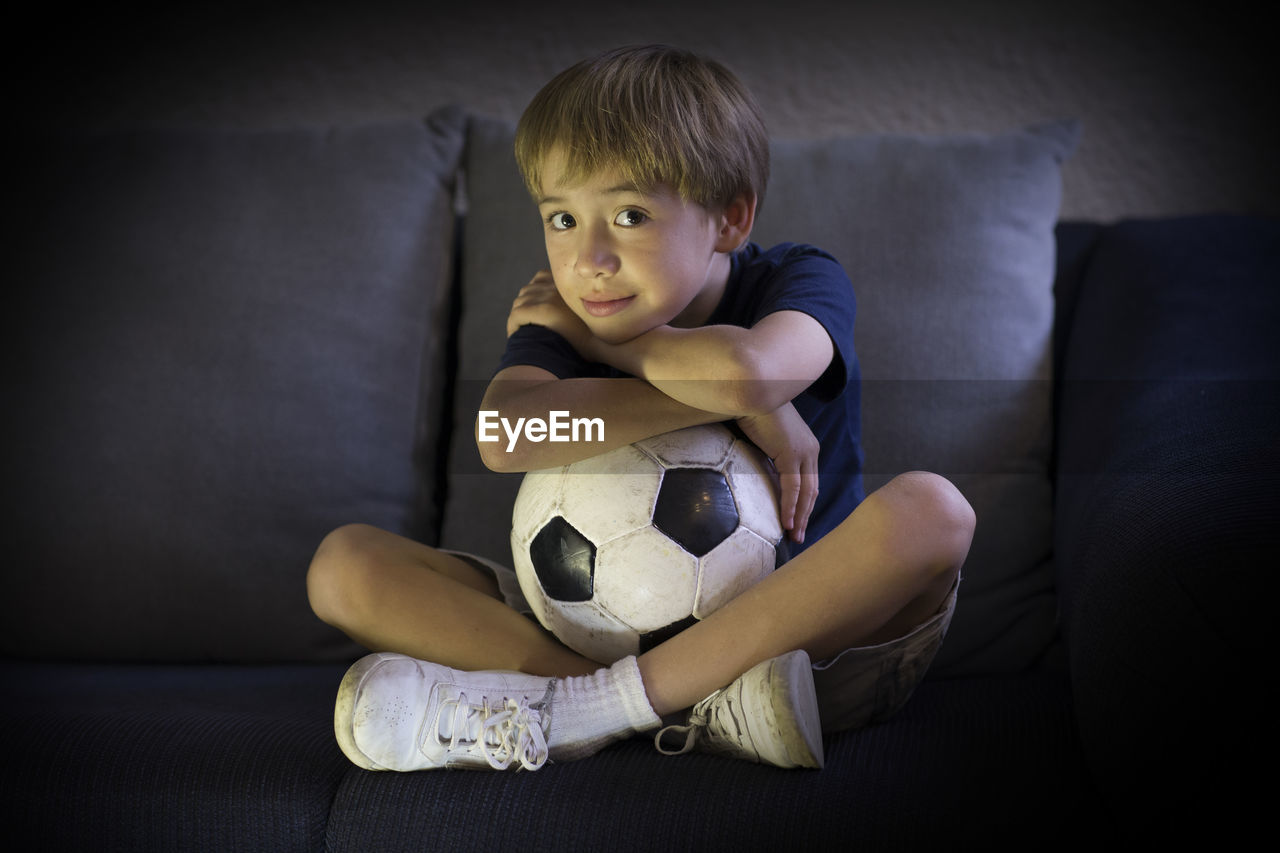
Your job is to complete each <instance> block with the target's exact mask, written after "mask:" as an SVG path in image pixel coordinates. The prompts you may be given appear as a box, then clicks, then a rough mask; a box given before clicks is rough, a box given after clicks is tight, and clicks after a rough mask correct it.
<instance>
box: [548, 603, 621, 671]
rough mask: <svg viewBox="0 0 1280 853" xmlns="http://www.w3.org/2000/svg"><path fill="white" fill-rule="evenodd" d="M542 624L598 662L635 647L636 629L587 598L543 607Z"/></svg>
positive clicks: (566, 643)
mask: <svg viewBox="0 0 1280 853" xmlns="http://www.w3.org/2000/svg"><path fill="white" fill-rule="evenodd" d="M542 624H543V626H544V627H546V629H547V630H548V631H550V632H551V633H553V634H555V635H556V637H558V638H559V639H560V642H562V643H564V644H565V645H566V646H568V647H569V648H571V649H573V650H574V651H576V652H578V653H579V654H581V655H585V656H586V657H589V658H591V659H592V660H597V661H600V662H601V663H613V662H614V661H615V660H618V659H619V658H622V657H626V656H627V655H634V654H636V653H637V652H638V651H639V637H638V636H637V634H636V631H635V630H634V629H633V628H631V627H629V626H627V625H624V624H622V623H621V622H619V621H618V620H617V619H615V618H614V617H613V616H612V615H610V614H609V613H606V612H605V611H603V610H601V609H600V608H599V607H597V606H596V605H595V603H594V602H591V601H584V602H576V603H572V602H571V603H564V604H560V603H557V604H556V606H555V607H552V608H549V609H548V610H547V615H546V619H545V621H543V623H542Z"/></svg>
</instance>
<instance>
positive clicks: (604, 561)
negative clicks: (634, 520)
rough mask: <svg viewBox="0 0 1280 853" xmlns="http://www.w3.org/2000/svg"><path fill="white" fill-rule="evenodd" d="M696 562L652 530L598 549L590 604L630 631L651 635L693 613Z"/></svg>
mask: <svg viewBox="0 0 1280 853" xmlns="http://www.w3.org/2000/svg"><path fill="white" fill-rule="evenodd" d="M697 588H698V561H697V560H696V559H695V558H694V557H693V555H692V554H690V553H688V552H687V551H685V550H684V549H682V548H681V547H680V546H679V545H677V544H676V543H675V542H672V541H671V540H670V539H668V538H667V537H666V536H664V535H662V534H661V533H660V532H658V531H657V530H655V529H653V528H652V527H646V528H644V529H643V530H637V531H635V532H633V533H629V534H627V535H626V536H623V537H622V538H620V539H615V540H614V541H612V542H609V543H607V544H605V545H601V546H600V548H599V550H598V551H597V553H596V595H595V601H596V604H598V605H599V606H600V607H601V608H603V609H604V610H607V611H609V612H610V613H612V614H613V615H614V616H616V617H617V618H618V619H619V620H620V621H621V622H623V623H625V624H627V625H630V626H631V627H632V628H634V629H635V630H636V631H640V632H644V631H653V630H656V629H658V628H662V627H665V626H666V625H670V624H671V623H672V622H676V621H678V620H680V619H683V618H684V617H686V616H688V615H689V614H690V613H691V612H692V611H693V600H694V596H695V594H696V593H697Z"/></svg>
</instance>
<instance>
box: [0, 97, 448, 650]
mask: <svg viewBox="0 0 1280 853" xmlns="http://www.w3.org/2000/svg"><path fill="white" fill-rule="evenodd" d="M31 147H32V149H33V150H32V151H30V152H28V154H27V157H26V159H25V160H24V161H23V162H24V168H25V169H26V172H25V173H24V175H23V176H22V177H23V178H24V180H22V181H20V184H21V187H22V188H23V189H24V190H25V191H26V196H27V197H26V198H23V195H22V193H20V194H19V198H22V199H23V201H24V202H25V204H26V207H25V208H19V209H21V210H22V211H23V218H22V221H21V222H20V223H18V231H17V232H16V233H17V234H18V235H19V237H18V239H16V240H15V243H16V249H17V256H18V257H17V259H16V266H15V269H16V270H17V271H18V272H17V275H16V277H15V278H14V279H12V280H14V281H19V282H21V283H22V289H21V292H20V293H19V294H18V300H19V310H18V312H17V316H18V318H19V322H20V323H21V329H20V331H19V332H18V339H17V343H16V346H17V350H18V352H17V364H18V365H19V377H18V388H17V396H16V401H17V404H16V405H13V406H12V408H10V409H9V411H10V412H11V413H12V415H11V426H10V429H11V432H10V436H9V439H10V443H9V446H10V448H12V449H13V450H14V451H16V454H15V455H16V459H15V460H14V475H13V476H12V477H6V483H5V486H6V489H7V491H8V494H7V495H6V498H7V500H6V506H7V507H8V508H9V512H10V514H9V516H8V517H7V518H6V531H5V533H4V539H5V542H6V543H7V544H8V545H9V546H10V547H11V548H12V550H11V551H10V553H9V555H8V558H7V559H6V566H5V572H6V580H7V585H6V590H5V595H4V605H3V607H4V613H3V619H0V623H2V625H3V627H0V638H2V640H3V652H4V653H6V654H10V655H17V656H37V657H48V656H57V657H77V658H117V659H139V660H182V659H216V660H272V659H277V660H278V659H293V660H309V659H329V658H339V657H342V658H345V657H349V656H350V655H351V654H353V653H354V651H355V648H354V646H353V645H352V644H351V643H349V642H348V641H347V640H346V638H344V637H342V636H341V635H340V634H338V633H337V632H336V631H333V630H332V629H330V628H328V627H327V626H324V625H322V624H321V623H320V622H319V621H318V620H317V619H316V618H315V617H314V616H313V615H312V614H311V611H310V608H309V607H308V604H307V599H306V592H305V584H304V578H305V574H306V569H307V564H308V562H309V560H310V557H311V555H312V553H314V550H315V547H316V545H317V544H318V542H319V540H320V538H321V537H323V535H324V534H325V533H326V532H327V531H328V530H330V529H332V528H334V527H336V526H338V525H340V524H343V523H346V522H352V521H365V522H369V523H372V524H376V525H379V526H381V527H385V528H388V529H392V530H396V531H401V532H406V533H410V534H412V535H416V536H420V537H424V538H426V537H430V536H432V535H434V525H435V519H434V516H435V515H436V514H437V512H438V510H437V508H436V507H435V505H434V500H435V497H434V495H433V494H432V492H431V487H432V485H433V483H434V473H433V466H434V455H433V452H428V451H427V448H429V447H433V446H434V440H435V437H436V436H435V431H436V430H435V429H434V428H432V427H431V426H430V425H429V424H428V423H427V422H426V421H425V420H424V418H423V413H425V412H435V411H438V409H439V403H438V400H437V397H438V395H439V394H440V391H441V386H442V381H441V378H440V375H439V374H440V372H441V346H440V342H441V341H442V340H443V339H444V338H445V337H446V336H445V335H444V334H442V331H441V330H442V328H443V327H442V321H445V320H446V319H447V318H446V314H447V312H446V311H444V310H442V299H443V298H444V296H445V295H446V294H447V285H448V283H449V281H450V276H451V267H450V263H451V260H450V259H451V249H452V245H453V238H454V228H453V221H454V217H453V198H452V196H453V193H452V185H453V176H454V174H455V172H456V166H457V161H458V158H459V156H460V153H461V147H462V122H461V118H460V116H459V115H458V114H457V113H455V112H450V113H448V114H446V115H441V116H436V117H434V118H433V119H432V120H431V121H429V122H423V121H397V122H388V123H382V124H370V125H367V126H357V127H350V128H316V129H313V130H281V131H225V132H224V131H213V130H159V129H157V130H141V131H134V132H117V133H99V134H91V135H77V136H59V137H56V138H47V139H39V140H34V141H32V146H31ZM11 210H12V208H11ZM9 233H10V234H11V235H13V234H15V231H14V230H13V229H9Z"/></svg>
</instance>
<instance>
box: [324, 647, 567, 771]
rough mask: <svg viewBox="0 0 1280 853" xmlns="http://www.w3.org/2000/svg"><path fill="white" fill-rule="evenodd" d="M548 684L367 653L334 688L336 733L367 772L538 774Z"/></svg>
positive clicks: (348, 753)
mask: <svg viewBox="0 0 1280 853" xmlns="http://www.w3.org/2000/svg"><path fill="white" fill-rule="evenodd" d="M553 684H554V680H552V679H548V678H543V677H540V676H534V675H525V674H524V673H520V672H459V671H457V670H453V669H449V668H448V667H445V666H440V665H438V664H434V663H428V662H427V661H420V660H416V659H414V658H411V657H407V656H405V655H399V654H393V653H390V652H380V653H377V654H371V655H368V656H366V657H363V658H361V659H360V660H358V661H356V663H355V664H354V665H353V666H352V667H351V668H350V669H349V670H347V674H346V676H345V677H344V678H343V679H342V684H341V685H340V686H339V687H338V700H337V703H336V704H335V706H334V715H333V727H334V733H335V734H336V735H337V738H338V745H339V746H340V747H341V748H342V752H343V753H344V754H345V755H346V756H347V758H349V759H351V761H352V762H353V763H355V764H356V765H358V766H360V767H363V768H365V769H366V770H427V769H433V768H439V767H463V768H481V769H487V768H493V769H494V770H505V769H507V768H508V767H511V766H512V765H513V764H514V765H515V766H516V767H517V768H525V769H527V770H536V769H538V768H539V767H541V766H542V765H543V764H545V763H546V761H547V729H548V726H549V721H550V716H549V714H548V710H549V709H548V707H547V706H548V705H549V702H550V698H551V693H552V689H553V687H552V686H553Z"/></svg>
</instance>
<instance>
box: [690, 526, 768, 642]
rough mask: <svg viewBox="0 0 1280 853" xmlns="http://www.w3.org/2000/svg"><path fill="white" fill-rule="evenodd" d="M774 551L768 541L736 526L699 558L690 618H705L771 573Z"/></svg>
mask: <svg viewBox="0 0 1280 853" xmlns="http://www.w3.org/2000/svg"><path fill="white" fill-rule="evenodd" d="M774 555H775V549H774V545H773V543H772V542H769V541H767V540H765V539H762V538H760V536H758V535H757V534H755V533H753V532H752V531H750V530H748V529H746V528H745V527H739V528H738V529H737V530H735V531H734V532H733V535H732V536H730V537H729V538H728V539H726V540H725V541H723V542H721V543H720V545H719V546H718V547H717V548H715V549H714V550H713V551H712V552H711V553H709V554H707V556H705V557H703V558H702V565H701V572H700V573H699V576H698V592H697V595H696V597H695V598H694V603H693V615H694V616H695V617H696V618H698V619H705V618H706V617H707V616H708V615H710V614H711V613H713V612H714V611H716V610H718V609H720V608H721V607H723V606H724V605H725V604H726V603H727V602H728V601H729V600H730V599H732V598H735V597H736V596H738V595H740V594H741V593H742V592H743V591H744V590H745V589H747V587H750V586H753V585H755V584H756V583H758V582H760V581H761V580H763V579H764V577H765V575H767V574H769V573H770V572H771V571H773V568H774V559H775V556H774Z"/></svg>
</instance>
